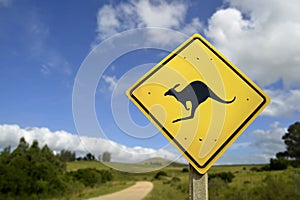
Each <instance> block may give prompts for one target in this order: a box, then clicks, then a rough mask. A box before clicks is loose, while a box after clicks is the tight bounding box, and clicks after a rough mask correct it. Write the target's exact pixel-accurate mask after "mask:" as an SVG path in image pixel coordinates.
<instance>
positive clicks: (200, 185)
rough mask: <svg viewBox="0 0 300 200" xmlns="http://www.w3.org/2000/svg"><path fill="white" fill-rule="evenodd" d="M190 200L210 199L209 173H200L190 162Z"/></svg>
mask: <svg viewBox="0 0 300 200" xmlns="http://www.w3.org/2000/svg"><path fill="white" fill-rule="evenodd" d="M189 166H190V170H189V176H190V177H189V200H208V174H207V172H206V173H205V174H200V173H199V172H198V171H197V170H195V169H194V167H193V166H192V165H191V164H190V165H189Z"/></svg>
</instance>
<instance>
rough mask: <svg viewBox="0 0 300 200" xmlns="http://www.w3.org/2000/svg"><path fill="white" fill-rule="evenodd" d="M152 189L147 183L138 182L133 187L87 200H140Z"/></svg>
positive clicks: (149, 183)
mask: <svg viewBox="0 0 300 200" xmlns="http://www.w3.org/2000/svg"><path fill="white" fill-rule="evenodd" d="M152 188H153V184H152V183H151V182H148V181H140V182H137V183H136V184H135V185H133V186H131V187H129V188H126V189H124V190H121V191H119V192H115V193H112V194H107V195H104V196H99V197H94V198H91V199H88V200H142V199H143V198H144V197H145V196H146V195H147V194H148V193H149V192H150V191H151V190H152Z"/></svg>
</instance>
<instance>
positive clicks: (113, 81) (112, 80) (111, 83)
mask: <svg viewBox="0 0 300 200" xmlns="http://www.w3.org/2000/svg"><path fill="white" fill-rule="evenodd" d="M102 79H103V80H104V82H105V83H107V84H108V89H109V91H111V92H112V91H113V90H114V89H115V87H116V85H117V83H118V80H117V78H116V77H115V76H107V75H103V76H102Z"/></svg>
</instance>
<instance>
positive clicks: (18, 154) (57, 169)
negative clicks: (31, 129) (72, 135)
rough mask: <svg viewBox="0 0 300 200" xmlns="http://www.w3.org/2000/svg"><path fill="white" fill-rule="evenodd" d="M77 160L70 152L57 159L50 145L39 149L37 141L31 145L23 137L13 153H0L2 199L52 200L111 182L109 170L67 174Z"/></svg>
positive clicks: (9, 151)
mask: <svg viewBox="0 0 300 200" xmlns="http://www.w3.org/2000/svg"><path fill="white" fill-rule="evenodd" d="M75 157H76V155H75V153H74V152H70V151H67V150H62V151H61V153H60V154H58V155H54V153H53V151H52V150H51V149H50V148H49V147H48V146H47V145H44V146H43V147H42V148H40V147H39V144H38V141H36V140H35V141H33V143H32V144H31V145H29V144H28V143H27V142H26V140H25V139H24V138H23V137H22V138H21V139H20V141H19V144H18V146H17V147H16V148H15V149H14V150H13V151H12V150H11V148H10V147H7V148H4V149H3V151H2V152H1V153H0V199H22V200H24V199H49V198H53V197H58V196H64V195H65V194H68V193H72V192H79V190H83V189H84V188H85V187H94V186H96V185H99V184H103V183H105V182H107V181H110V180H112V174H111V172H110V171H108V170H96V169H83V170H77V171H75V172H67V170H66V161H73V160H74V158H75Z"/></svg>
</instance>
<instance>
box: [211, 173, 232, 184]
mask: <svg viewBox="0 0 300 200" xmlns="http://www.w3.org/2000/svg"><path fill="white" fill-rule="evenodd" d="M214 178H220V179H222V180H223V181H224V182H225V183H230V182H232V180H233V178H234V175H233V173H232V172H220V173H216V174H209V176H208V179H209V180H211V179H214Z"/></svg>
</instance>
